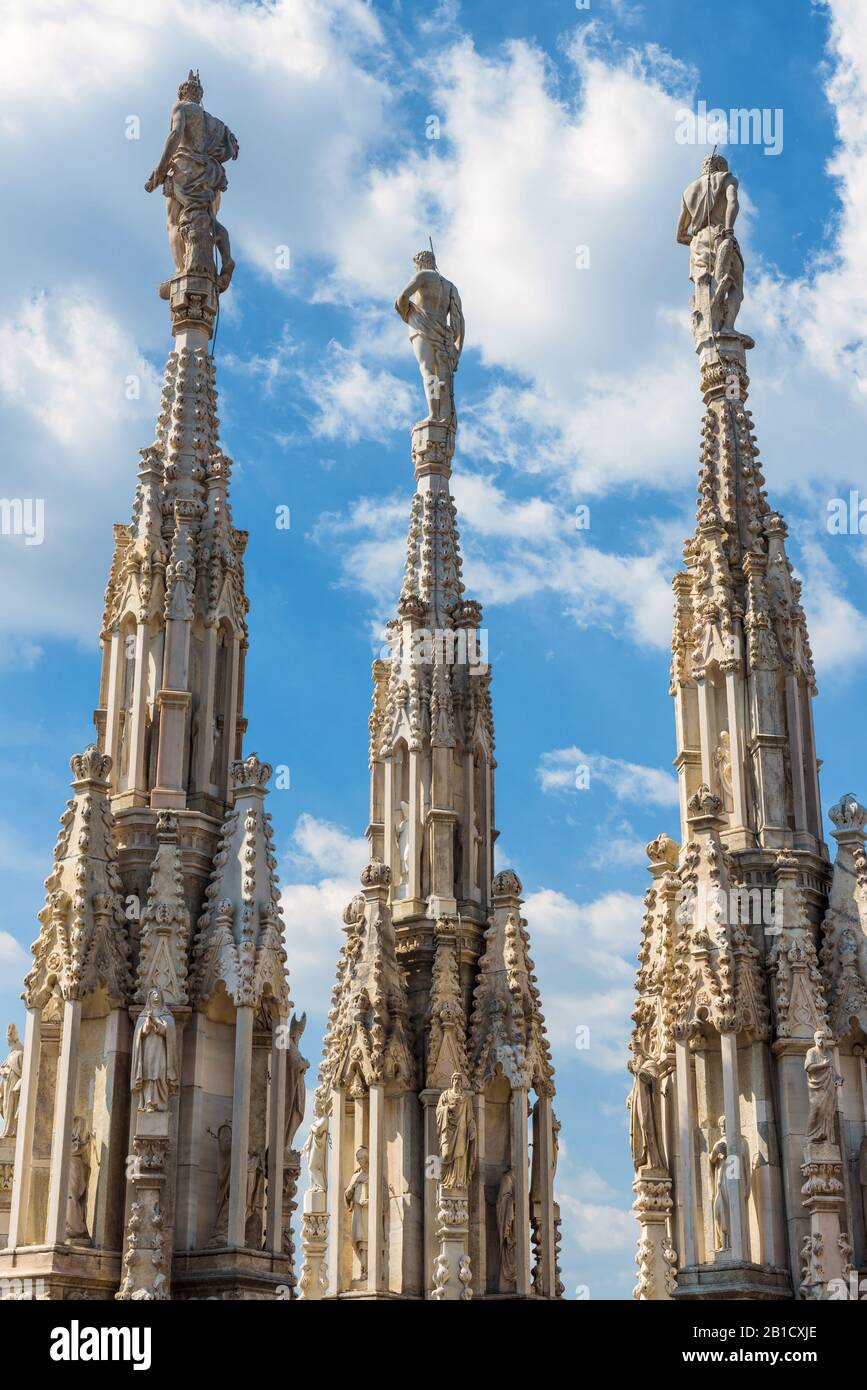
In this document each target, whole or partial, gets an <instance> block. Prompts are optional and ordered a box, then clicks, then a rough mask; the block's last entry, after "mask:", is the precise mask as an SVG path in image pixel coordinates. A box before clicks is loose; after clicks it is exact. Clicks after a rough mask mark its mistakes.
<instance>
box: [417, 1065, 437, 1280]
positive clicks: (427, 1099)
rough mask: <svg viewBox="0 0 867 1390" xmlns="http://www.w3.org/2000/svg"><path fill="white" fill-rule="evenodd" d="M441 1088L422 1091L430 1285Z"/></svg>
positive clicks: (434, 1248) (434, 1242)
mask: <svg viewBox="0 0 867 1390" xmlns="http://www.w3.org/2000/svg"><path fill="white" fill-rule="evenodd" d="M439 1096H440V1093H439V1091H437V1090H435V1089H433V1088H432V1087H427V1088H426V1089H425V1090H424V1091H422V1092H421V1093H420V1095H419V1100H420V1101H421V1103H422V1107H423V1110H424V1284H425V1288H424V1291H425V1294H426V1295H427V1294H428V1292H429V1291H430V1289H431V1279H432V1277H433V1275H432V1271H433V1267H434V1260H435V1259H436V1254H437V1209H438V1191H439V1172H440V1146H439V1139H438V1137H437V1121H436V1108H437V1101H438V1100H439Z"/></svg>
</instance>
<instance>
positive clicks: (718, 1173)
mask: <svg viewBox="0 0 867 1390" xmlns="http://www.w3.org/2000/svg"><path fill="white" fill-rule="evenodd" d="M718 1124H719V1136H720V1137H719V1139H717V1141H716V1143H715V1144H714V1146H713V1148H712V1149H711V1151H710V1159H709V1163H710V1171H711V1177H712V1178H713V1235H714V1242H713V1244H714V1250H719V1251H723V1250H730V1249H731V1243H732V1242H731V1233H732V1214H731V1202H730V1196H729V1180H728V1171H727V1163H728V1156H729V1146H728V1141H727V1140H726V1119H725V1115H720V1117H719V1122H718Z"/></svg>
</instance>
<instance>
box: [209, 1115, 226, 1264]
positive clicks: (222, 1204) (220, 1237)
mask: <svg viewBox="0 0 867 1390" xmlns="http://www.w3.org/2000/svg"><path fill="white" fill-rule="evenodd" d="M208 1133H209V1134H211V1135H213V1136H214V1138H215V1139H216V1141H217V1216H216V1220H215V1222H214V1232H213V1235H212V1236H211V1242H210V1243H211V1245H222V1244H224V1243H225V1241H226V1239H227V1238H228V1227H229V1186H230V1183H231V1178H232V1126H231V1125H230V1124H222V1125H220V1127H219V1129H218V1130H217V1132H216V1134H215V1135H214V1131H213V1130H212V1129H209V1130H208Z"/></svg>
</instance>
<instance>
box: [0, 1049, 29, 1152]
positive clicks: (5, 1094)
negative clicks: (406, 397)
mask: <svg viewBox="0 0 867 1390" xmlns="http://www.w3.org/2000/svg"><path fill="white" fill-rule="evenodd" d="M6 1045H7V1047H8V1048H9V1051H8V1053H7V1054H6V1058H5V1060H4V1061H3V1062H0V1139H13V1138H14V1137H15V1133H16V1131H17V1128H18V1102H19V1099H20V1096H21V1068H22V1066H23V1062H24V1048H23V1047H22V1045H21V1039H20V1038H19V1036H18V1029H17V1028H16V1027H15V1024H14V1023H10V1024H9V1027H8V1028H7V1029H6Z"/></svg>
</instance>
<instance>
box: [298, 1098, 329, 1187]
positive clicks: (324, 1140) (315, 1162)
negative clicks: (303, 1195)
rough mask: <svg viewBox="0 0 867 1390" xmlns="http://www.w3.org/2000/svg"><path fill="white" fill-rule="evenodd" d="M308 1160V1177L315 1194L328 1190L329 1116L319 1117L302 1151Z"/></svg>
mask: <svg viewBox="0 0 867 1390" xmlns="http://www.w3.org/2000/svg"><path fill="white" fill-rule="evenodd" d="M301 1154H302V1157H303V1158H306V1160H307V1176H308V1179H309V1185H310V1188H311V1189H312V1191H314V1192H327V1190H328V1116H327V1115H317V1116H316V1118H315V1119H314V1121H313V1123H312V1125H311V1126H310V1133H309V1134H308V1136H307V1139H306V1141H305V1144H304V1148H303V1149H302V1150H301Z"/></svg>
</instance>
